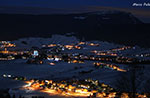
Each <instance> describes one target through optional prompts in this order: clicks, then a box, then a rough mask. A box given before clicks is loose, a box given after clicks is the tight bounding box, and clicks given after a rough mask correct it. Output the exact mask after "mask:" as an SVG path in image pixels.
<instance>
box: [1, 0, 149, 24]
mask: <svg viewBox="0 0 150 98" xmlns="http://www.w3.org/2000/svg"><path fill="white" fill-rule="evenodd" d="M134 2H135V3H140V2H141V3H143V2H146V3H150V0H0V7H40V8H59V9H64V8H65V9H73V10H76V9H78V10H80V9H81V10H83V9H86V10H87V9H88V10H89V11H97V10H104V9H107V10H121V11H127V12H131V13H132V14H134V15H135V16H137V17H138V18H140V19H141V20H143V21H145V22H150V6H149V7H133V6H132V4H133V3H134Z"/></svg>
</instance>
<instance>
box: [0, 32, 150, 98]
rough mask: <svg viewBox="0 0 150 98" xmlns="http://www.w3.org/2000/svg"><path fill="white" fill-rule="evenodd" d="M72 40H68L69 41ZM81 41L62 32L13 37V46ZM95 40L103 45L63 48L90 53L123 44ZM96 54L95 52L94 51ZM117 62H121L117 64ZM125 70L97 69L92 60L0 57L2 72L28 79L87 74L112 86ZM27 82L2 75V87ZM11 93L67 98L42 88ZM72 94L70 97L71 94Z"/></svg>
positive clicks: (55, 78) (67, 77)
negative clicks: (39, 60)
mask: <svg viewBox="0 0 150 98" xmlns="http://www.w3.org/2000/svg"><path fill="white" fill-rule="evenodd" d="M68 40H69V41H68ZM22 41H26V42H27V44H22ZM77 42H79V41H78V39H76V38H75V37H64V36H61V35H55V36H53V37H52V38H50V39H44V38H24V39H20V40H17V41H14V43H16V45H17V47H16V48H14V49H30V48H31V47H32V46H37V47H39V46H42V45H43V44H50V43H56V44H58V43H59V44H71V43H77ZM92 42H94V43H99V44H100V46H98V47H92V46H85V47H84V48H83V49H81V50H70V51H68V50H67V51H66V50H65V51H64V52H67V53H84V54H91V52H90V51H93V50H98V51H104V50H109V49H112V48H117V47H121V46H122V45H116V44H113V43H108V42H97V41H92ZM143 51H145V52H146V53H147V52H149V51H150V50H145V49H140V48H138V49H136V50H133V49H130V50H126V51H122V52H120V54H130V55H129V56H131V54H137V53H142V52H143ZM93 55H94V54H93ZM116 65H118V64H116ZM118 66H119V67H120V68H123V69H124V68H127V67H128V65H124V64H119V65H118ZM149 69H150V66H149V65H145V71H144V74H145V76H146V78H148V77H149V75H150V72H149ZM90 70H91V73H84V74H81V72H82V71H90ZM121 73H122V72H118V71H116V70H111V69H96V68H95V67H94V66H93V61H86V62H85V63H84V64H78V63H75V64H73V63H71V64H68V63H67V62H62V61H60V62H57V63H56V65H55V66H51V65H49V64H42V65H37V64H26V60H21V59H18V60H12V61H0V75H3V74H11V75H14V76H24V77H27V78H29V79H31V78H37V79H52V80H64V79H72V78H77V79H87V78H93V79H98V80H99V81H100V82H104V83H105V84H108V85H110V86H112V87H115V86H114V82H116V80H117V79H118V77H119V76H120V74H121ZM23 85H24V83H23V82H21V81H15V80H11V79H7V78H2V77H0V89H6V88H11V89H16V88H20V87H22V86H23ZM11 93H17V95H18V96H19V94H21V95H24V96H26V98H31V96H35V95H38V96H45V98H64V97H61V96H56V95H46V94H43V93H39V92H28V93H27V92H25V91H20V90H16V91H15V90H13V91H11ZM69 98H70V97H69Z"/></svg>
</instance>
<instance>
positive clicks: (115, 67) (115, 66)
mask: <svg viewBox="0 0 150 98" xmlns="http://www.w3.org/2000/svg"><path fill="white" fill-rule="evenodd" d="M94 65H95V67H100V68H111V69H113V70H117V71H121V72H126V70H124V69H121V68H119V67H118V66H117V65H113V64H106V63H101V62H96V63H94Z"/></svg>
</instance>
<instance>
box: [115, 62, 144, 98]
mask: <svg viewBox="0 0 150 98" xmlns="http://www.w3.org/2000/svg"><path fill="white" fill-rule="evenodd" d="M143 69H144V67H143V66H141V65H137V64H132V65H129V71H128V72H126V73H122V74H121V75H120V78H119V79H118V80H117V81H116V85H115V86H116V89H117V90H118V91H121V92H130V93H131V95H130V98H135V97H136V93H137V92H140V91H139V88H140V87H141V85H142V84H143V83H142V82H143V79H144V72H143V71H144V70H143Z"/></svg>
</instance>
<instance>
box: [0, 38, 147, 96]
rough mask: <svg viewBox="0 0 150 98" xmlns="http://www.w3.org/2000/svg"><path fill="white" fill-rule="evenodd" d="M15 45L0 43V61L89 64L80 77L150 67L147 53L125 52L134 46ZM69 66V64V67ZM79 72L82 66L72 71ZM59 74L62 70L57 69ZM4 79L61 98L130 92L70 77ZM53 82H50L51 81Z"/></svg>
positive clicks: (89, 80) (15, 77) (131, 49)
mask: <svg viewBox="0 0 150 98" xmlns="http://www.w3.org/2000/svg"><path fill="white" fill-rule="evenodd" d="M16 46H17V45H16V44H15V43H11V42H10V41H1V42H0V62H5V61H8V62H10V61H15V60H23V61H24V64H28V66H29V65H31V66H33V65H35V66H36V65H38V66H43V65H45V64H46V65H49V66H58V67H59V66H60V65H61V63H65V64H77V65H78V64H81V65H83V66H84V65H86V64H87V63H88V62H91V65H90V64H89V65H90V67H91V68H92V69H91V70H90V69H89V70H83V71H79V72H78V74H79V75H86V74H90V73H92V72H93V71H94V70H97V69H99V70H100V71H102V70H105V71H113V72H121V73H126V72H128V71H129V70H130V67H129V65H132V64H149V63H150V59H149V56H150V55H149V54H147V53H146V54H145V53H141V54H130V55H129V52H128V51H134V50H135V49H136V47H133V46H120V47H118V46H117V47H116V48H109V49H107V48H106V49H103V50H102V49H101V50H98V49H99V47H101V44H99V43H96V42H86V41H81V42H77V43H72V44H53V43H52V44H43V45H41V46H40V47H32V48H30V49H28V50H23V49H17V48H16ZM122 65H123V66H122ZM70 66H71V65H70ZM77 69H82V67H81V66H79V67H77V66H75V67H74V70H77ZM60 71H61V69H60ZM2 77H3V78H10V79H13V80H15V81H18V80H19V81H23V82H24V83H26V85H23V86H22V89H24V90H33V91H36V90H37V91H40V92H44V93H50V94H51V93H53V94H57V95H60V96H76V97H78V96H80V97H88V98H114V97H119V98H129V95H130V93H128V92H120V91H118V90H117V89H115V88H113V87H111V85H109V84H108V85H107V84H105V82H100V81H99V80H97V79H96V78H95V79H93V78H92V77H91V78H92V79H90V78H88V79H86V78H84V79H79V78H78V77H77V76H73V78H72V79H70V78H69V79H65V78H64V79H58V80H57V79H55V78H54V80H53V78H52V77H51V78H49V79H38V78H37V79H35V78H34V79H29V78H26V77H24V76H23V77H20V76H15V75H14V76H13V75H11V74H7V73H4V74H3V75H2ZM51 79H52V80H51ZM136 96H137V97H138V98H148V96H149V94H147V93H145V94H143V93H137V94H136Z"/></svg>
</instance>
